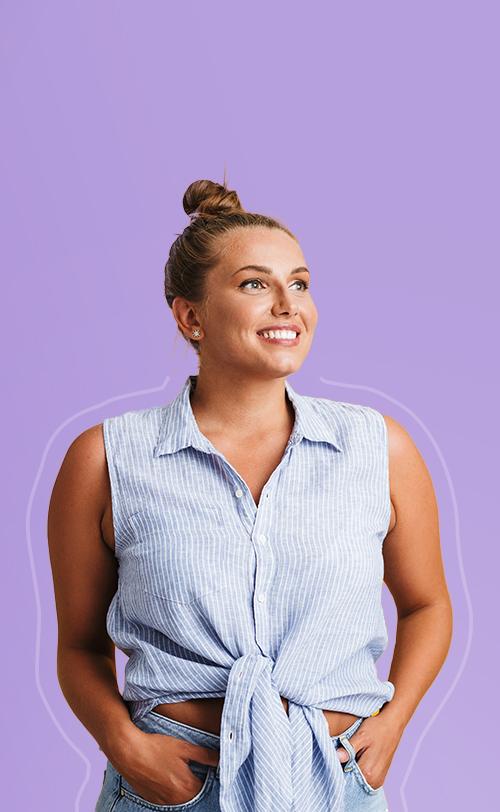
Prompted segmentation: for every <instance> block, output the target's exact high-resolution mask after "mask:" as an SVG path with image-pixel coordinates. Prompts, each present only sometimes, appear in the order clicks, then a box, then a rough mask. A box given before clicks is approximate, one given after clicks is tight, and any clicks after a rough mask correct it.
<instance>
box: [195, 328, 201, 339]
mask: <svg viewBox="0 0 500 812" xmlns="http://www.w3.org/2000/svg"><path fill="white" fill-rule="evenodd" d="M200 336H201V333H200V331H199V330H198V328H197V327H195V328H194V330H193V338H199V337H200Z"/></svg>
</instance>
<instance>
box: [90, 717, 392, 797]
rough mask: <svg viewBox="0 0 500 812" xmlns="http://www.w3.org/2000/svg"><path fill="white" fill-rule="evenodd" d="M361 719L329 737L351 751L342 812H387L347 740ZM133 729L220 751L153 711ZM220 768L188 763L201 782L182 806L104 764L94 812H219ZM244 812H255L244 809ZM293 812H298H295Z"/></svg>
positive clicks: (215, 739) (212, 741) (210, 739)
mask: <svg viewBox="0 0 500 812" xmlns="http://www.w3.org/2000/svg"><path fill="white" fill-rule="evenodd" d="M363 718H364V717H359V718H358V719H357V720H356V721H355V722H354V723H353V724H352V725H351V726H350V727H348V728H347V730H345V731H344V732H343V733H342V734H340V735H339V736H331V742H332V745H333V747H334V748H335V749H337V748H338V747H340V746H342V747H344V748H345V749H346V750H348V751H349V750H350V751H351V756H352V758H351V760H350V761H349V762H346V763H345V766H344V776H345V796H344V804H345V807H344V808H345V812H388V805H387V799H386V796H385V792H384V788H383V787H379V788H378V789H373V787H371V786H370V785H369V784H368V782H367V781H366V779H365V777H364V775H363V773H362V772H361V770H360V769H359V766H358V764H357V761H356V760H355V759H354V751H353V748H352V746H351V745H350V744H349V739H350V738H351V737H352V736H353V734H354V733H355V732H356V731H357V730H358V728H359V727H360V725H361V723H362V722H363ZM136 725H137V726H138V727H139V728H140V729H141V730H143V731H144V732H146V733H163V734H164V735H166V736H175V737H176V738H179V739H184V740H185V741H188V742H191V743H192V744H200V745H202V746H203V747H209V748H211V749H213V750H218V751H219V750H220V737H219V736H217V735H215V734H214V733H210V732H208V731H205V730H200V729H199V728H197V727H192V726H191V725H187V724H184V723H183V722H177V721H175V720H174V719H169V718H168V717H165V716H163V715H161V714H159V713H155V711H149V713H147V714H146V715H145V716H143V717H142V718H141V719H140V720H138V721H137V722H136ZM219 766H220V764H219V765H218V766H217V767H212V766H210V765H207V764H203V763H201V762H195V761H191V762H190V767H191V769H192V771H193V772H194V773H195V775H196V776H198V778H200V779H201V780H202V781H203V784H202V787H201V789H200V791H199V792H198V794H197V795H196V796H195V797H194V798H192V799H190V800H189V801H186V802H185V803H181V804H154V803H151V802H150V801H146V800H145V799H144V798H142V797H141V796H140V795H139V794H138V793H137V792H136V790H135V789H134V787H133V786H132V785H131V784H129V782H128V781H127V780H126V779H125V778H124V777H123V776H122V775H121V774H120V773H119V772H118V771H117V770H116V769H115V768H114V767H113V765H112V764H111V762H110V761H108V762H107V765H106V770H105V774H104V782H103V785H102V790H101V794H100V795H99V798H98V801H97V805H96V807H95V812H140V810H141V809H142V810H146V809H150V810H155V809H156V810H164V812H167V810H171V811H172V812H173V810H179V812H181V810H186V811H187V810H189V812H221V807H220V803H219V800H220V799H219V795H220V775H219ZM246 812H254V810H253V808H252V807H250V806H249V807H247V811H246ZM294 812H295V809H294ZM296 812H299V810H298V809H297V810H296ZM302 812H318V810H317V809H310V810H305V809H304V810H302Z"/></svg>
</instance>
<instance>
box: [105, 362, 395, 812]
mask: <svg viewBox="0 0 500 812" xmlns="http://www.w3.org/2000/svg"><path fill="white" fill-rule="evenodd" d="M196 379H197V375H189V376H188V378H187V379H186V382H185V384H184V385H183V387H182V388H181V390H180V391H179V393H178V394H177V396H176V397H175V399H174V400H173V401H172V402H170V403H168V404H167V405H161V406H155V407H152V408H146V409H141V410H135V411H127V412H125V413H122V414H118V415H116V416H113V417H108V418H106V419H105V420H104V421H103V434H104V443H105V451H106V459H107V464H108V470H109V477H110V483H111V500H112V513H113V526H114V532H115V556H116V558H117V561H118V588H117V591H116V594H115V595H114V596H113V598H112V600H111V603H110V605H109V609H108V612H107V618H106V626H107V631H108V634H109V636H110V637H111V639H112V640H113V641H114V643H115V645H116V646H117V648H119V649H120V650H121V651H123V652H124V653H125V654H126V655H127V657H128V659H127V661H126V666H125V684H124V688H123V692H122V696H123V700H124V701H125V703H126V704H127V706H128V708H129V712H130V716H131V719H132V721H135V720H138V719H139V718H141V717H142V716H144V715H145V714H146V713H148V712H149V711H150V710H151V709H152V708H153V707H154V706H155V705H158V704H160V703H172V702H182V701H184V700H187V699H192V698H200V697H225V700H224V704H223V711H222V718H221V729H220V755H219V776H220V796H219V803H220V808H221V810H222V812H250V810H252V812H254V811H255V812H305V811H306V810H307V812H309V811H310V812H323V811H325V812H326V811H327V810H328V812H342V810H343V809H344V773H343V769H342V765H341V763H340V761H339V758H338V755H337V754H336V749H335V746H334V744H333V740H332V738H331V737H330V734H329V730H328V723H327V720H326V717H325V715H324V714H323V712H322V711H323V709H330V710H338V711H344V712H345V713H351V714H355V715H357V716H365V717H367V716H370V715H371V714H372V713H374V712H375V711H376V710H378V709H379V708H380V707H381V706H382V705H383V704H384V703H386V702H389V701H390V700H391V699H392V698H393V695H394V691H395V686H394V684H393V683H392V682H389V681H388V680H385V681H384V680H381V679H379V677H378V674H377V670H376V666H375V662H376V660H377V659H378V657H379V656H380V655H381V654H382V652H383V651H384V650H385V648H386V645H387V642H388V636H387V628H386V624H385V619H384V615H383V609H382V604H381V592H382V585H383V572H384V564H383V556H382V546H383V541H384V538H385V536H386V535H387V530H388V526H389V522H390V515H391V501H390V489H389V473H388V437H387V428H386V424H385V420H384V418H383V416H382V414H381V413H380V412H378V411H377V410H376V409H374V408H372V407H369V406H365V405H360V404H353V403H347V402H342V401H334V400H330V399H328V398H322V397H313V396H308V395H301V394H299V393H298V392H296V391H295V390H294V388H293V387H292V386H291V384H290V383H289V381H287V380H285V391H286V396H287V397H288V399H289V400H290V402H291V404H292V406H293V410H294V415H295V420H294V426H293V430H292V433H291V435H290V437H289V440H288V443H287V446H286V449H285V451H284V453H283V456H282V458H281V461H280V463H279V464H278V466H277V467H276V468H275V470H274V471H273V472H272V474H271V476H270V477H269V479H268V480H267V482H266V483H265V485H264V487H263V490H262V493H261V496H260V499H259V504H258V506H257V505H256V504H255V501H254V499H253V496H252V494H251V491H250V489H249V488H248V486H247V484H246V482H245V481H244V480H243V479H242V477H241V476H240V475H239V474H238V472H237V471H236V470H235V469H234V468H233V466H232V465H231V464H230V463H229V462H228V461H227V459H226V458H225V456H224V455H223V454H222V453H221V452H220V451H218V450H217V449H216V448H215V447H214V446H213V445H212V443H211V442H210V441H209V440H208V438H207V437H206V436H205V435H204V434H202V432H201V431H200V429H199V428H198V425H197V422H196V419H195V417H194V413H193V411H192V408H191V402H190V392H191V391H192V389H193V388H194V387H195V386H196ZM280 696H283V697H285V698H287V700H288V714H287V712H286V711H285V709H284V707H283V704H282V702H281V699H280Z"/></svg>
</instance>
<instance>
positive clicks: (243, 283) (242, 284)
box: [238, 279, 261, 288]
mask: <svg viewBox="0 0 500 812" xmlns="http://www.w3.org/2000/svg"><path fill="white" fill-rule="evenodd" d="M252 282H258V283H259V285H260V284H261V281H260V279H247V280H246V282H242V283H241V285H238V287H240V288H244V287H245V285H250V284H251V283H252Z"/></svg>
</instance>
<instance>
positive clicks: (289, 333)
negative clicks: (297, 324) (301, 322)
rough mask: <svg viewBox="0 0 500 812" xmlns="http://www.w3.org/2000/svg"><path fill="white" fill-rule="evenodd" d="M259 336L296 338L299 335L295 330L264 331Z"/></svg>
mask: <svg viewBox="0 0 500 812" xmlns="http://www.w3.org/2000/svg"><path fill="white" fill-rule="evenodd" d="M259 335H263V336H264V338H295V337H296V336H297V335H298V333H296V332H295V330H262V332H260V333H259Z"/></svg>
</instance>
